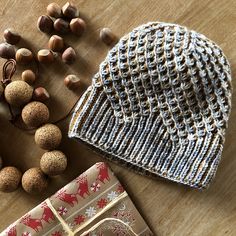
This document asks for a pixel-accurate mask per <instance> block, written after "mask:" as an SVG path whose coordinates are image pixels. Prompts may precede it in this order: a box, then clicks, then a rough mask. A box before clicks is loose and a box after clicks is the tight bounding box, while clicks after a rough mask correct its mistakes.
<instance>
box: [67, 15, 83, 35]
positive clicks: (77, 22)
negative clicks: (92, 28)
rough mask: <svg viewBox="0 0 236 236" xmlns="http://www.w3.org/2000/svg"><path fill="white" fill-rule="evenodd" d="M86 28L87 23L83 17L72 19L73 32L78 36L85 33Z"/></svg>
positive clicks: (71, 27) (71, 28)
mask: <svg viewBox="0 0 236 236" xmlns="http://www.w3.org/2000/svg"><path fill="white" fill-rule="evenodd" d="M85 28H86V24H85V22H84V20H82V19H81V18H75V19H72V20H71V22H70V30H71V32H72V33H74V34H76V35H78V36H80V35H82V34H83V32H84V30H85Z"/></svg>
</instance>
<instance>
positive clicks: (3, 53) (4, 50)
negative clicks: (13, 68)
mask: <svg viewBox="0 0 236 236" xmlns="http://www.w3.org/2000/svg"><path fill="white" fill-rule="evenodd" d="M15 53H16V52H15V48H14V46H12V45H11V44H8V43H1V44H0V57H1V58H4V59H10V58H15Z"/></svg>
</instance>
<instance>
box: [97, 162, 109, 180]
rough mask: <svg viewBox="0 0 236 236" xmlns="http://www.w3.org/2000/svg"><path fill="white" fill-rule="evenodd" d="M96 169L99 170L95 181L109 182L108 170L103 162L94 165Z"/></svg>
mask: <svg viewBox="0 0 236 236" xmlns="http://www.w3.org/2000/svg"><path fill="white" fill-rule="evenodd" d="M96 166H97V169H98V170H99V172H98V176H97V180H99V181H101V182H102V183H105V180H107V181H110V176H109V169H108V166H107V165H106V164H105V163H104V162H99V163H97V164H96Z"/></svg>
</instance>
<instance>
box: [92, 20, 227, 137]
mask: <svg viewBox="0 0 236 236" xmlns="http://www.w3.org/2000/svg"><path fill="white" fill-rule="evenodd" d="M230 81H231V72H230V67H229V63H228V61H227V59H226V57H225V56H224V54H223V52H222V50H221V49H220V48H219V47H218V46H217V45H216V44H215V43H214V42H212V41H210V40H209V39H207V38H206V37H205V36H204V35H201V34H199V33H197V32H195V31H190V30H188V29H187V28H185V27H182V26H179V25H175V24H167V23H157V22H155V23H149V24H146V25H143V26H141V27H138V28H136V29H134V30H133V31H132V32H131V33H129V34H128V35H126V36H124V37H123V38H121V39H120V41H119V43H118V44H117V45H116V46H115V47H114V48H113V49H112V50H110V52H109V53H108V55H107V57H106V59H105V60H104V61H103V63H101V65H100V70H99V73H98V74H97V75H96V76H95V77H94V83H95V85H97V86H98V87H99V86H101V87H102V88H103V90H104V91H105V93H106V94H107V97H108V99H109V101H110V103H111V106H112V108H113V110H114V115H115V116H116V117H117V118H119V119H120V121H121V122H132V121H133V119H136V118H140V117H141V116H150V114H152V115H157V116H158V117H159V118H160V119H162V122H163V124H164V125H165V127H166V129H167V132H168V133H169V134H170V138H171V139H172V140H173V141H178V140H179V139H186V138H190V139H196V138H198V137H199V136H200V137H201V136H204V135H205V134H206V132H212V133H215V132H219V133H220V134H221V135H222V136H223V135H224V130H225V128H226V124H227V121H228V116H229V111H230V106H231V104H230V101H231V83H230Z"/></svg>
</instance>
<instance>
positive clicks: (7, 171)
mask: <svg viewBox="0 0 236 236" xmlns="http://www.w3.org/2000/svg"><path fill="white" fill-rule="evenodd" d="M21 176H22V174H21V172H20V171H19V170H18V169H17V168H16V167H13V166H8V167H4V168H3V169H2V170H1V171H0V191H2V192H12V191H14V190H16V189H17V188H18V187H19V184H20V181H21Z"/></svg>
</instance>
